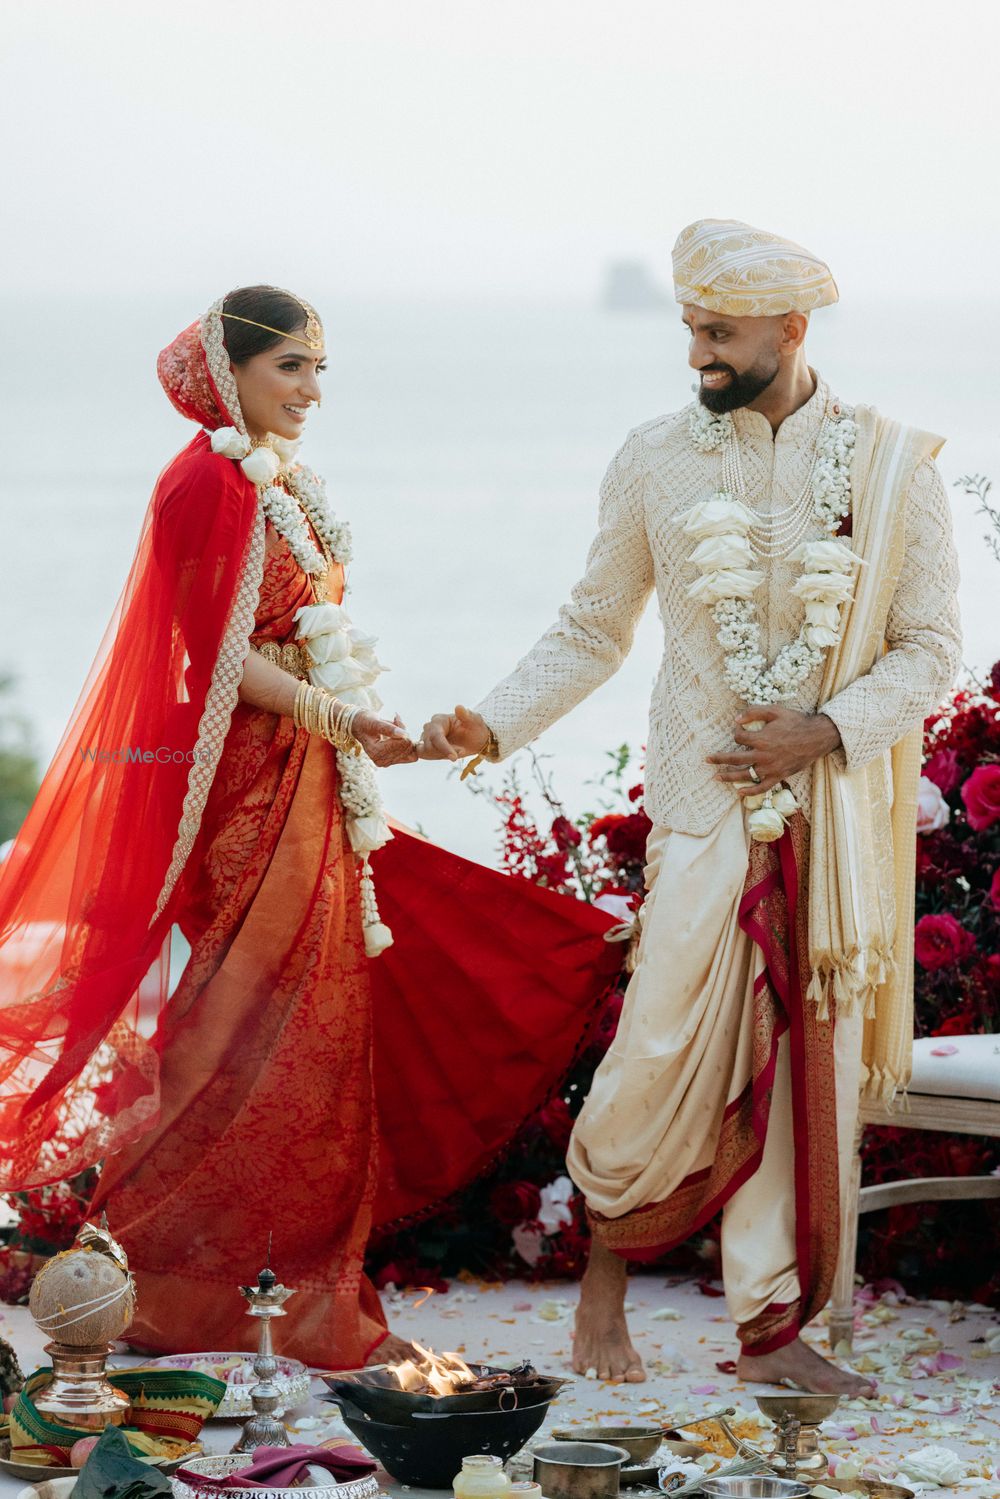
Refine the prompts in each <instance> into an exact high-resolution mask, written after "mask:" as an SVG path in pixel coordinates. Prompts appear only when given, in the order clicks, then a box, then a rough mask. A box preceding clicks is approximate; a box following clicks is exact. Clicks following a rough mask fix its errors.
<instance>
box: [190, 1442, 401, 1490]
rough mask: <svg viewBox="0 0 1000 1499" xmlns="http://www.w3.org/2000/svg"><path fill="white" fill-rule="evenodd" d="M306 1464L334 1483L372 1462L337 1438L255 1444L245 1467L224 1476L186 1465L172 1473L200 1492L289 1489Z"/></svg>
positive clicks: (361, 1473) (360, 1474)
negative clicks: (313, 1443) (308, 1443)
mask: <svg viewBox="0 0 1000 1499" xmlns="http://www.w3.org/2000/svg"><path fill="white" fill-rule="evenodd" d="M310 1468H325V1469H326V1471H327V1472H328V1473H329V1474H330V1476H331V1478H332V1480H333V1482H334V1483H350V1482H351V1480H352V1479H354V1478H364V1477H366V1475H367V1474H369V1473H374V1472H375V1464H374V1463H373V1462H372V1460H371V1458H370V1457H368V1455H367V1454H366V1453H364V1452H362V1451H361V1449H360V1447H353V1446H352V1445H351V1444H350V1442H337V1443H335V1444H334V1445H333V1446H330V1447H257V1448H255V1449H254V1454H253V1461H252V1462H251V1463H250V1465H249V1467H246V1468H240V1469H239V1471H238V1472H236V1473H230V1474H229V1476H228V1477H227V1478H206V1477H205V1475H204V1474H203V1473H192V1472H191V1470H190V1469H189V1468H178V1469H177V1471H176V1473H175V1474H174V1477H175V1478H179V1479H180V1481H181V1482H182V1483H188V1484H191V1485H192V1486H195V1485H196V1486H197V1487H198V1488H199V1489H200V1490H202V1492H218V1493H220V1494H221V1493H224V1492H225V1490H226V1489H290V1488H292V1487H293V1486H294V1485H295V1484H297V1483H299V1482H300V1481H301V1480H302V1479H303V1478H305V1477H307V1476H308V1473H309V1469H310Z"/></svg>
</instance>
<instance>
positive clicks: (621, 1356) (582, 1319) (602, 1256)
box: [573, 1239, 646, 1384]
mask: <svg viewBox="0 0 1000 1499" xmlns="http://www.w3.org/2000/svg"><path fill="white" fill-rule="evenodd" d="M626 1284H627V1271H626V1268H625V1261H624V1260H622V1259H619V1258H618V1256H617V1255H616V1254H612V1252H611V1250H610V1249H605V1248H604V1246H603V1244H600V1243H598V1241H597V1240H596V1239H595V1240H594V1241H593V1242H592V1244H591V1246H590V1263H589V1264H588V1266H587V1271H586V1274H585V1275H584V1277H583V1280H582V1282H581V1284H580V1302H579V1305H578V1307H577V1310H576V1326H575V1329H574V1332H573V1369H574V1371H575V1373H577V1374H586V1373H588V1371H589V1370H591V1369H594V1370H596V1371H597V1377H598V1379H603V1380H612V1381H621V1380H624V1381H625V1382H626V1383H627V1384H641V1383H642V1382H643V1380H644V1379H645V1378H646V1371H645V1369H644V1368H643V1365H642V1359H641V1358H640V1357H639V1355H638V1353H637V1352H636V1350H635V1349H634V1348H633V1346H632V1339H631V1338H630V1337H629V1333H628V1323H627V1322H626V1321H625V1286H626Z"/></svg>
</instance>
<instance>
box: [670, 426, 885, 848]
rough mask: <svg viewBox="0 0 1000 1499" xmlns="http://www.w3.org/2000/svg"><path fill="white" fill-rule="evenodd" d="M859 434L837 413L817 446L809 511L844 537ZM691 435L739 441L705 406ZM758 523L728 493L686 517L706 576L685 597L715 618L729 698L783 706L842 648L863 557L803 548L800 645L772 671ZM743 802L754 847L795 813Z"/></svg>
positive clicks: (781, 655) (785, 806)
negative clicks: (765, 643) (760, 600)
mask: <svg viewBox="0 0 1000 1499" xmlns="http://www.w3.org/2000/svg"><path fill="white" fill-rule="evenodd" d="M835 410H836V408H835ZM857 430H858V429H857V424H856V422H854V421H853V420H852V418H850V417H848V416H845V415H842V414H840V413H839V411H837V416H836V420H832V421H829V422H827V423H826V425H825V427H824V429H823V431H822V434H821V436H820V440H819V442H818V444H817V452H816V462H815V465H814V467H813V473H812V489H813V507H814V510H815V514H816V519H817V521H818V522H819V523H820V525H822V526H823V528H824V529H825V530H827V531H830V532H836V531H837V530H839V528H840V525H841V523H842V521H843V520H844V518H845V516H847V515H848V514H849V513H850V508H851V473H850V464H851V456H852V453H853V449H854V444H855V441H856V439H857ZM689 432H690V437H691V441H692V443H693V444H694V446H695V447H696V448H697V449H698V450H699V451H700V452H703V453H709V452H715V451H718V450H721V449H722V448H723V447H724V445H725V444H727V443H735V442H736V441H737V440H738V439H737V435H736V426H735V423H734V422H733V419H732V417H731V416H730V415H729V413H728V412H724V413H722V414H721V415H715V414H714V413H712V412H710V411H707V410H706V409H705V407H703V406H701V405H697V406H696V407H695V408H694V409H693V410H692V412H691V416H690V421H689ZM753 522H754V516H753V514H752V513H751V511H750V510H749V509H748V508H747V506H746V505H745V504H743V503H742V501H741V500H740V499H738V498H737V497H736V496H734V495H732V494H730V493H728V492H727V491H719V492H717V493H716V494H715V495H713V496H712V498H711V499H708V500H702V501H700V502H699V503H698V504H697V505H694V506H692V507H691V509H690V510H688V511H686V512H685V513H684V515H682V516H681V517H680V524H681V525H682V527H683V530H684V531H685V533H686V534H688V535H690V536H693V537H694V538H695V539H696V542H697V545H696V546H695V548H694V551H693V552H692V553H691V557H690V559H689V560H690V561H691V562H693V563H694V565H695V566H696V567H697V568H698V570H699V573H700V576H699V577H698V578H696V579H695V581H694V582H693V583H691V584H690V585H689V587H688V596H689V597H690V598H693V599H698V600H700V601H701V602H703V603H705V604H706V605H708V607H709V608H710V609H711V610H712V617H713V619H714V620H715V623H716V626H717V633H716V638H717V640H718V641H719V644H720V645H721V646H722V649H723V652H724V659H723V674H724V677H725V680H726V685H727V686H728V687H729V688H730V690H731V691H732V692H733V693H734V694H735V696H736V697H738V698H740V699H741V700H742V701H743V702H745V703H748V704H749V703H777V702H782V701H786V700H787V699H789V698H792V697H794V696H795V695H796V693H797V692H798V690H799V688H800V687H801V686H802V684H803V682H805V681H806V680H807V679H808V678H809V677H810V676H811V675H812V673H813V672H814V671H815V670H816V669H817V667H819V666H820V665H821V664H822V661H823V653H824V651H827V650H829V649H831V647H832V646H834V645H836V644H837V641H838V640H839V638H840V623H841V619H840V608H841V605H843V604H846V603H849V602H850V601H851V599H852V598H853V596H854V569H855V566H856V564H858V563H860V560H861V559H860V558H859V557H857V556H856V555H855V553H854V552H852V551H851V549H850V547H849V546H848V545H847V544H846V542H844V541H841V540H839V539H837V538H836V537H835V536H831V538H830V539H829V540H823V541H807V542H802V543H801V544H800V545H799V546H798V547H796V548H795V550H794V551H793V552H791V553H790V554H789V555H790V558H791V560H792V561H794V562H798V563H800V564H801V567H802V572H801V574H800V576H799V578H798V579H797V581H796V582H795V584H794V585H793V586H792V589H791V592H792V593H793V594H794V595H795V596H796V598H800V599H801V600H802V603H803V605H804V619H803V623H802V626H801V628H800V630H799V633H798V635H797V636H796V638H795V639H794V640H793V641H792V642H791V644H789V645H786V646H784V647H783V648H782V649H781V650H780V651H779V652H778V654H777V656H776V657H775V659H774V661H773V662H772V663H771V665H770V666H768V664H767V661H766V659H765V657H764V654H763V652H762V650H761V646H760V622H759V620H758V618H757V611H756V608H755V605H754V602H753V595H754V593H755V592H756V590H757V589H758V588H759V586H760V584H761V583H762V582H763V581H764V577H765V574H764V573H762V572H759V571H758V570H756V569H755V568H754V567H753V566H752V562H753V548H752V544H751V540H750V532H751V529H752V527H753ZM744 800H745V802H746V806H747V809H748V811H749V813H750V815H749V818H748V827H749V829H750V836H751V838H753V839H754V840H755V841H757V842H770V841H772V840H773V839H775V838H780V836H781V834H782V832H783V831H784V827H785V823H786V821H787V819H788V817H790V816H791V814H792V812H794V810H795V806H796V803H795V798H794V796H793V795H792V793H791V791H789V790H788V788H787V787H784V786H782V787H780V788H777V789H775V790H774V791H769V792H766V793H764V794H763V795H761V796H749V797H746V798H745V799H744Z"/></svg>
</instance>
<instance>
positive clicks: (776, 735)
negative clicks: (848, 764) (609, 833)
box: [354, 704, 840, 797]
mask: <svg viewBox="0 0 1000 1499" xmlns="http://www.w3.org/2000/svg"><path fill="white" fill-rule="evenodd" d="M368 719H371V720H372V723H371V725H368V724H367V722H366V720H368ZM751 724H755V725H757V726H758V727H755V728H750V727H749V726H750V725H751ZM366 729H367V730H368V732H367V733H366ZM374 731H378V732H374ZM354 732H355V734H356V735H357V737H358V738H359V739H360V740H361V742H362V744H363V745H364V747H365V750H366V751H367V753H368V754H369V755H370V756H371V758H372V759H373V760H374V761H375V764H376V765H397V764H402V763H407V762H410V761H413V760H418V759H419V760H460V759H465V758H467V757H468V756H470V755H478V754H480V753H481V751H482V750H483V749H484V748H485V747H486V744H487V741H488V738H489V729H488V727H487V725H486V720H485V719H484V718H483V717H482V715H481V714H479V713H473V712H472V711H471V710H470V709H468V708H463V707H462V706H461V704H459V706H458V707H457V708H456V709H455V711H454V713H435V714H434V717H433V718H431V719H430V720H429V722H427V723H426V724H425V725H424V729H423V733H422V734H421V736H420V739H419V740H418V741H417V742H416V743H414V742H413V741H412V740H411V739H409V738H408V737H407V735H406V732H405V730H404V729H403V727H402V723H401V721H400V719H399V718H396V720H395V722H394V723H392V724H389V723H386V722H385V721H383V720H380V719H376V717H375V715H374V714H365V715H360V714H359V716H358V718H357V719H356V720H355V724H354ZM733 738H734V739H735V741H736V743H737V744H738V745H739V746H740V748H739V749H738V750H736V751H733V752H732V753H730V754H724V755H723V754H720V755H708V756H707V760H708V763H709V765H715V766H717V767H718V768H717V771H716V776H715V778H716V780H718V781H727V782H729V783H730V784H731V785H732V786H733V789H734V790H735V791H736V793H737V795H739V796H741V797H743V796H758V795H760V794H761V793H763V792H765V791H771V790H773V789H774V787H775V786H778V785H780V784H781V782H782V781H787V779H788V777H789V776H792V775H795V774H796V772H797V771H800V770H806V769H807V768H808V766H810V765H812V764H813V762H814V761H815V760H819V759H820V758H821V757H822V756H823V755H829V754H831V753H832V752H833V751H834V750H835V749H838V748H839V747H840V731H839V730H838V728H837V726H836V724H835V723H834V722H833V720H832V719H831V718H827V716H826V714H825V713H800V712H798V710H797V709H795V708H783V707H763V706H760V707H751V708H747V709H746V710H745V712H743V713H740V714H739V715H738V717H737V719H736V723H735V726H734V728H733ZM751 766H753V768H754V770H755V771H756V773H757V776H758V780H757V781H756V782H754V781H753V779H752V777H751V776H750V775H749V770H750V767H751Z"/></svg>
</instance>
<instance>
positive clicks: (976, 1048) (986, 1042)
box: [909, 1036, 1000, 1102]
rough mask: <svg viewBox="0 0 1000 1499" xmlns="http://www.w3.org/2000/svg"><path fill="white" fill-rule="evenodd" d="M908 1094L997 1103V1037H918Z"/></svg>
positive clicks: (999, 1059)
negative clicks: (979, 1099)
mask: <svg viewBox="0 0 1000 1499" xmlns="http://www.w3.org/2000/svg"><path fill="white" fill-rule="evenodd" d="M952 1048H954V1049H952ZM942 1051H943V1052H946V1053H947V1054H946V1055H945V1056H941V1055H937V1056H935V1052H938V1053H940V1052H942ZM909 1092H910V1093H911V1094H913V1093H933V1094H935V1095H936V1096H938V1097H946V1098H983V1099H989V1100H991V1101H993V1102H1000V1036H922V1037H920V1039H919V1040H916V1041H914V1043H913V1078H912V1080H911V1082H910V1087H909Z"/></svg>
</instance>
